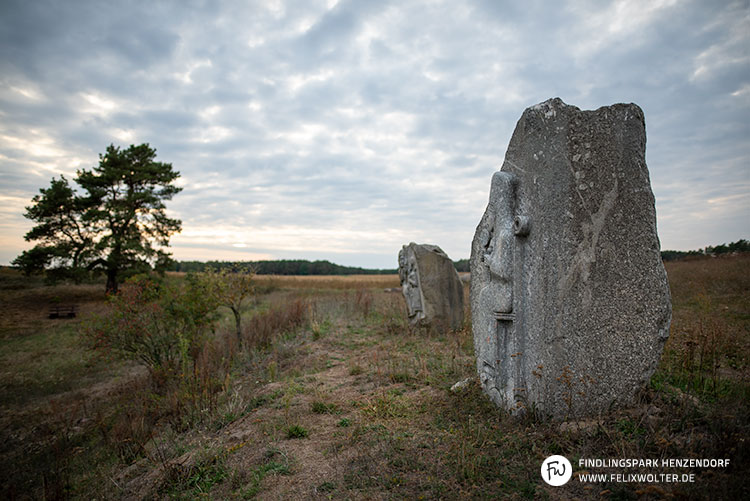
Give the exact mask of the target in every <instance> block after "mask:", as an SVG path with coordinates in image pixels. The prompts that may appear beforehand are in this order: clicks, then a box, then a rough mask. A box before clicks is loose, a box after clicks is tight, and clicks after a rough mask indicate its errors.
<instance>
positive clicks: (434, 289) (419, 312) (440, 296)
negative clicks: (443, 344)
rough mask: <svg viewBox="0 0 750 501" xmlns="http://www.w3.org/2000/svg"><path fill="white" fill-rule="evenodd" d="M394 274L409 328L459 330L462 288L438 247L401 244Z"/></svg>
mask: <svg viewBox="0 0 750 501" xmlns="http://www.w3.org/2000/svg"><path fill="white" fill-rule="evenodd" d="M398 275H399V278H400V279H401V290H402V291H403V293H404V299H406V307H407V310H408V315H409V322H410V323H411V324H412V325H419V326H429V327H434V328H436V329H439V330H447V329H452V330H456V329H460V328H461V326H462V325H463V322H464V288H463V285H462V283H461V280H460V279H459V277H458V272H456V268H455V267H454V266H453V261H451V259H450V258H449V257H448V255H447V254H446V253H445V252H443V250H442V249H441V248H440V247H438V246H437V245H429V244H415V243H414V242H412V243H410V244H409V245H404V246H403V248H402V249H401V251H400V252H399V253H398Z"/></svg>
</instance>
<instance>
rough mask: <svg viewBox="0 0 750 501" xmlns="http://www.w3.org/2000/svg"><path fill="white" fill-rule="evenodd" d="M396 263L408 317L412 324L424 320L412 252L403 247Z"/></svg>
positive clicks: (415, 263)
mask: <svg viewBox="0 0 750 501" xmlns="http://www.w3.org/2000/svg"><path fill="white" fill-rule="evenodd" d="M398 261H399V278H400V279H401V290H402V291H403V294H404V299H405V300H406V308H407V312H408V316H409V319H410V320H411V322H412V323H417V322H419V321H420V320H422V319H424V311H423V309H422V294H421V291H420V290H419V276H418V274H417V273H418V272H417V262H416V258H415V256H414V253H413V252H408V251H407V250H406V246H405V247H404V248H403V249H401V251H399V253H398Z"/></svg>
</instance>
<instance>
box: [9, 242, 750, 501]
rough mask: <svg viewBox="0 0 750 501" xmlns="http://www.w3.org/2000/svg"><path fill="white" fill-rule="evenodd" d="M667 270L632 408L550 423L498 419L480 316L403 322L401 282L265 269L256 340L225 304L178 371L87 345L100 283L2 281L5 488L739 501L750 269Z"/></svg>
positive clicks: (702, 266)
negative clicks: (592, 465)
mask: <svg viewBox="0 0 750 501" xmlns="http://www.w3.org/2000/svg"><path fill="white" fill-rule="evenodd" d="M667 271H668V275H669V279H670V286H671V290H672V299H673V310H674V315H673V322H672V328H671V335H670V339H669V340H668V342H667V345H666V346H665V350H664V354H663V357H662V360H661V363H660V365H659V368H658V369H657V372H656V374H655V375H654V377H653V378H652V380H651V384H650V385H649V386H648V387H647V388H644V389H643V391H642V394H641V395H640V397H639V403H638V405H636V406H634V407H633V408H628V409H613V410H612V412H611V413H609V414H607V415H603V416H599V417H598V418H596V419H590V420H586V421H579V422H568V423H553V422H548V421H545V420H544V419H540V418H538V417H535V416H531V415H530V416H527V417H524V418H522V419H518V418H513V417H510V416H508V415H506V414H505V413H503V412H500V411H498V410H497V409H495V408H494V407H493V406H492V405H491V403H490V402H489V401H488V400H487V399H486V398H485V397H484V395H483V394H482V392H481V390H480V388H479V385H478V383H477V382H476V381H475V380H474V379H472V378H473V376H474V374H475V367H474V357H473V341H472V336H471V328H470V325H469V324H468V322H467V324H466V325H465V328H464V329H462V330H461V331H459V332H455V333H442V334H441V333H435V332H429V331H425V330H421V329H416V328H412V327H410V326H409V325H408V323H407V322H406V318H405V305H404V302H403V298H402V296H401V294H400V292H398V291H393V290H392V289H394V288H397V287H398V277H397V276H393V275H391V276H377V275H375V276H372V275H370V276H357V277H354V276H352V277H280V276H277V277H268V276H256V277H255V280H256V281H257V283H258V285H259V287H258V293H257V294H256V295H255V296H254V297H252V298H251V300H250V301H248V302H247V304H246V305H245V309H244V312H243V315H244V319H245V320H244V322H243V344H242V345H241V346H240V345H239V344H238V342H237V339H236V336H235V334H234V325H233V320H232V318H231V314H230V313H229V312H228V311H227V312H224V311H222V314H221V315H220V316H219V317H218V318H216V319H215V320H213V324H212V328H211V332H210V335H206V336H205V340H204V341H202V342H201V343H200V344H199V345H196V347H195V348H193V349H191V350H192V351H191V352H190V357H189V358H186V359H185V360H184V361H183V363H181V364H178V365H177V366H175V367H176V369H175V370H174V371H172V372H170V373H168V374H166V373H156V372H154V371H152V370H149V369H148V368H147V367H144V366H143V365H142V364H139V363H138V362H137V361H136V360H128V359H123V358H121V357H117V356H115V355H114V354H112V353H107V352H103V351H101V350H97V349H92V347H91V344H90V343H89V342H88V340H87V337H86V336H85V334H84V333H85V332H86V331H87V329H90V325H91V322H92V321H93V320H92V318H94V316H96V315H102V314H105V313H106V312H107V311H108V309H111V308H112V306H111V305H109V304H108V303H107V302H106V301H105V300H104V297H103V285H102V284H91V285H77V286H73V285H63V286H54V287H50V286H44V285H43V283H42V281H41V280H36V279H27V278H25V277H20V276H18V275H17V274H16V273H15V272H14V271H12V270H7V269H3V270H2V272H0V301H2V317H0V361H1V362H2V368H1V369H0V405H1V406H2V412H1V413H0V416H1V417H0V420H2V426H0V430H2V431H0V433H2V437H0V471H1V472H2V473H0V475H1V476H2V478H1V480H0V484H1V485H2V492H1V495H2V497H3V498H4V499H94V498H97V499H196V498H206V499H458V498H460V499H463V498H477V499H505V498H510V499H523V498H528V499H569V498H578V499H663V498H675V499H732V498H736V499H742V498H747V497H748V494H749V493H748V487H747V482H746V478H747V476H748V474H749V473H750V467H749V466H748V465H750V448H748V438H750V437H749V434H748V432H749V431H750V371H749V370H748V364H749V363H750V258H749V257H748V256H735V257H729V258H721V259H718V258H717V259H701V260H694V261H679V262H671V263H668V264H667ZM168 280H170V281H172V282H174V283H176V284H178V285H179V284H180V283H182V282H183V281H184V280H185V277H183V276H180V275H172V276H170V277H168ZM467 297H468V291H467ZM65 303H75V304H76V305H78V311H79V314H78V315H77V316H76V318H74V319H49V318H47V316H48V312H49V308H50V306H51V305H56V304H65ZM467 304H468V301H467ZM466 313H467V319H468V318H469V315H468V313H469V312H468V311H467V312H466ZM201 339H204V338H201ZM467 378H469V384H467V385H466V386H464V387H463V388H461V389H459V390H457V391H451V387H452V386H453V385H454V384H455V383H456V382H458V381H463V380H465V379H467ZM552 454H561V455H564V456H566V457H567V458H568V459H570V461H571V463H573V468H574V476H573V479H572V480H571V481H570V482H569V483H568V484H567V485H565V486H563V487H551V486H548V485H547V484H545V483H544V482H543V481H542V480H541V477H540V466H541V463H542V461H543V460H544V458H546V457H547V456H550V455H552ZM580 458H722V459H723V458H727V459H730V462H729V466H728V467H725V468H688V469H684V470H683V469H679V470H677V469H675V470H665V471H664V473H677V474H692V475H694V477H693V478H694V481H692V482H685V483H683V482H669V483H668V482H658V483H656V482H650V483H649V482H637V481H633V482H617V481H602V482H596V483H594V482H581V481H580V479H581V478H582V475H586V474H588V473H612V472H616V473H646V471H645V470H644V471H641V470H639V469H629V470H626V471H618V470H612V469H609V470H608V469H602V470H601V471H594V470H591V469H588V470H586V469H584V468H581V467H579V466H578V463H577V462H578V459H580Z"/></svg>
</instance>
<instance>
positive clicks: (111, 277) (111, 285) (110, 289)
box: [107, 268, 117, 294]
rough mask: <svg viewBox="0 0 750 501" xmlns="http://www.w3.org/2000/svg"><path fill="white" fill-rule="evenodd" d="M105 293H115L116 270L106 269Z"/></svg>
mask: <svg viewBox="0 0 750 501" xmlns="http://www.w3.org/2000/svg"><path fill="white" fill-rule="evenodd" d="M107 294H117V270H116V269H111V268H110V269H108V270H107Z"/></svg>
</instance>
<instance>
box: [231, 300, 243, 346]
mask: <svg viewBox="0 0 750 501" xmlns="http://www.w3.org/2000/svg"><path fill="white" fill-rule="evenodd" d="M232 313H234V324H235V327H236V328H237V345H238V346H239V347H240V348H242V317H241V316H240V310H239V309H237V308H235V307H234V306H232Z"/></svg>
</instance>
